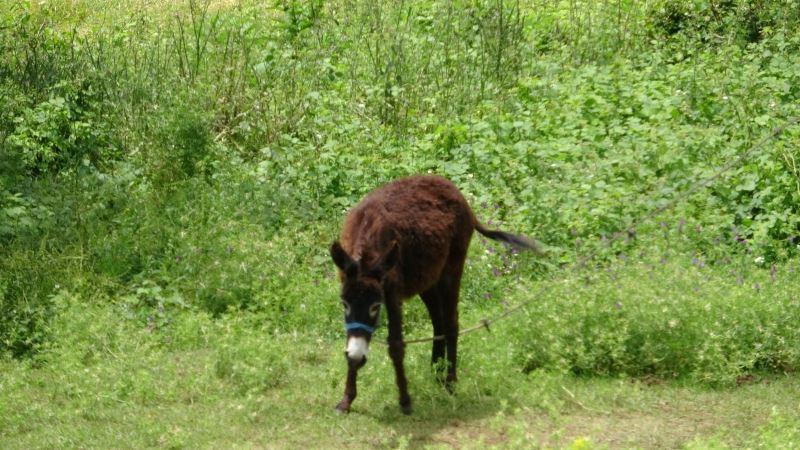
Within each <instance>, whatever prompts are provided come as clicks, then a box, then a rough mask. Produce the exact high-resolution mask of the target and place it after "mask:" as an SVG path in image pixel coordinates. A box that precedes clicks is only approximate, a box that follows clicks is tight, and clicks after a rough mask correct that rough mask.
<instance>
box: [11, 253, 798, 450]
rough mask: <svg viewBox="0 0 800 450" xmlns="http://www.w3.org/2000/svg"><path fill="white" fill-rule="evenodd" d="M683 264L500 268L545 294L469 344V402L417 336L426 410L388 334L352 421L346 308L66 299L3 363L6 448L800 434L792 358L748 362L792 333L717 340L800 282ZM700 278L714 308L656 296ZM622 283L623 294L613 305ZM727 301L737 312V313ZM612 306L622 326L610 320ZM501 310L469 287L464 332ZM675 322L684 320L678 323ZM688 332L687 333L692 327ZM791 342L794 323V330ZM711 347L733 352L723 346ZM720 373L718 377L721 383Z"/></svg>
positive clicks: (415, 378) (330, 289)
mask: <svg viewBox="0 0 800 450" xmlns="http://www.w3.org/2000/svg"><path fill="white" fill-rule="evenodd" d="M476 260H478V261H480V257H479V256H477V255H473V258H472V260H471V261H472V264H471V267H470V268H469V269H468V274H467V275H468V276H475V273H474V272H476V271H483V270H485V269H483V268H477V267H475V266H484V264H483V263H477V262H476ZM664 267H665V269H666V271H667V272H669V275H668V276H667V277H665V279H668V280H669V282H668V283H666V284H667V286H666V287H664V286H663V285H662V284H659V282H658V281H653V279H652V278H651V276H650V275H648V274H647V271H646V270H643V269H641V268H639V267H636V266H635V265H634V267H630V266H628V265H626V264H623V265H621V267H619V268H618V271H619V273H620V275H618V276H610V275H608V274H600V275H597V279H596V280H595V281H594V283H595V284H594V286H595V287H594V288H588V287H586V286H585V285H584V280H583V279H582V278H580V277H574V278H570V279H567V280H566V282H564V281H560V280H553V281H541V282H538V283H533V284H527V283H526V285H525V287H524V288H514V287H509V285H508V283H507V281H505V280H502V278H501V279H498V280H490V281H494V284H495V286H496V287H497V289H498V291H496V294H497V295H498V296H501V297H504V299H505V300H507V301H509V302H511V303H516V302H519V301H524V300H526V299H529V298H530V296H531V295H532V294H534V293H537V295H539V298H538V299H537V301H535V302H533V303H532V304H530V306H527V307H526V308H525V310H523V312H520V313H518V315H515V316H511V317H510V318H508V319H506V320H504V321H499V322H497V323H495V324H494V325H493V326H492V329H491V332H486V331H483V330H481V331H478V332H475V333H471V334H468V335H465V336H464V337H463V338H462V339H461V341H460V367H459V375H460V381H459V383H458V385H457V389H456V392H455V394H454V395H450V394H448V393H447V391H445V390H444V389H443V388H442V387H441V385H439V384H438V382H436V381H435V379H434V376H433V374H432V371H431V369H430V367H429V354H430V347H429V345H428V344H415V345H412V346H410V347H409V348H408V349H407V350H408V352H407V357H406V366H407V369H408V375H409V380H410V384H411V394H412V397H413V400H414V414H413V415H412V416H410V417H406V416H404V415H403V414H402V413H401V412H400V409H399V407H398V405H397V400H396V396H397V392H396V388H395V386H394V379H393V377H394V375H393V369H392V366H391V362H390V360H389V358H388V355H387V354H386V350H385V347H383V346H381V345H379V344H374V345H373V346H372V353H371V356H370V360H369V363H368V364H367V366H365V367H364V369H362V370H361V372H360V384H359V397H358V399H357V400H356V402H355V403H354V406H353V411H352V412H351V413H350V414H349V415H345V416H339V415H336V414H335V413H334V409H333V406H334V405H335V404H336V403H337V402H338V400H339V397H340V395H341V392H342V389H343V382H344V375H345V371H346V365H345V363H344V359H343V358H342V353H341V349H342V347H343V345H344V341H343V337H342V336H340V331H339V330H340V324H339V323H338V322H337V321H335V320H328V319H326V320H324V321H323V322H321V323H317V324H311V323H309V324H308V325H305V326H303V325H299V324H300V323H302V321H300V320H297V319H292V320H291V322H292V323H291V324H287V323H280V322H276V321H274V320H265V316H266V317H268V316H269V315H271V313H241V312H240V313H229V314H226V315H225V316H222V317H220V318H216V319H215V318H213V317H212V316H210V315H208V314H205V313H201V312H200V311H196V310H186V309H182V310H181V309H175V308H173V307H170V306H169V305H167V308H166V309H164V311H163V313H162V315H161V316H157V313H155V317H147V318H138V317H136V316H135V315H130V314H129V311H130V310H129V306H128V305H126V304H124V303H122V304H106V305H105V306H103V305H102V303H103V302H100V305H98V306H89V307H87V302H86V300H85V299H82V298H81V297H79V296H77V295H73V294H70V293H67V292H62V293H60V294H58V295H57V296H56V297H55V299H54V302H55V304H56V310H57V313H56V318H55V319H54V321H53V322H52V323H51V328H50V329H49V330H48V332H49V334H50V335H51V336H52V337H53V338H52V341H53V342H54V344H52V345H50V346H48V348H47V349H44V350H42V351H40V352H39V353H38V354H37V356H36V358H34V359H32V360H21V361H20V360H9V359H6V360H3V362H2V368H3V370H2V373H3V377H2V381H0V384H1V385H2V390H0V392H2V394H0V405H2V409H0V412H2V414H0V417H2V419H0V429H2V430H3V433H2V437H0V445H2V447H3V448H48V447H137V448H140V447H173V448H179V447H181V448H182V447H186V448H194V447H211V448H216V447H256V448H258V447H270V448H296V447H311V448H334V447H335V448H340V447H346V448H375V447H377V448H398V447H404V446H405V447H408V448H450V447H453V446H455V447H465V448H483V447H485V446H496V447H501V448H505V447H510V448H517V447H528V448H530V447H539V446H541V447H548V448H554V447H555V448H676V447H682V446H688V447H690V448H709V447H713V448H742V447H745V446H749V447H755V448H770V447H772V446H774V445H777V446H779V447H783V448H791V447H792V446H794V445H797V435H796V433H795V432H794V431H792V430H794V429H796V425H797V424H798V421H800V416H798V415H797V408H798V406H800V405H798V403H797V402H798V400H797V398H798V394H800V380H798V378H797V375H796V374H795V373H793V372H786V373H783V372H782V370H783V369H782V367H783V366H778V367H775V366H769V365H765V364H753V360H749V359H747V358H745V356H747V355H750V354H748V353H747V352H748V351H750V352H752V355H754V356H753V357H754V358H755V357H757V356H763V357H766V356H767V355H768V354H769V353H768V352H769V351H770V348H769V346H770V345H772V348H771V350H772V351H774V352H776V353H774V354H787V353H782V352H789V353H788V354H791V352H792V351H793V349H796V348H797V342H796V340H794V341H787V342H784V343H783V344H784V346H780V345H778V344H776V343H771V344H769V345H765V346H761V345H754V344H753V343H751V342H750V341H749V338H746V337H743V336H730V335H725V336H717V334H718V333H720V332H722V333H724V332H726V331H729V332H737V331H736V328H735V327H732V326H731V324H730V323H725V325H724V326H720V325H714V321H719V320H726V319H725V317H726V316H732V317H739V318H740V319H741V318H743V317H747V316H748V315H753V316H759V315H761V314H764V313H765V311H766V312H769V311H771V308H772V307H775V306H774V305H790V304H792V302H791V301H790V300H787V297H786V296H788V298H792V296H793V295H794V292H797V291H796V289H795V288H794V286H793V283H795V279H793V278H789V277H788V276H787V275H788V274H787V273H786V272H785V271H783V270H781V271H780V272H779V274H780V275H779V276H778V277H777V278H776V281H775V282H774V286H773V287H770V286H769V283H771V281H770V280H769V272H767V273H762V274H761V276H765V277H766V278H767V279H766V280H763V282H764V283H765V286H764V287H763V288H762V289H760V290H755V289H753V287H752V286H741V285H739V284H738V283H737V281H736V277H735V275H725V272H726V271H724V270H719V269H717V268H713V267H703V268H697V267H695V266H690V267H689V268H686V267H685V265H683V264H678V263H671V262H668V263H666V264H665V265H664ZM788 267H791V266H788ZM755 270H757V271H758V270H763V269H755ZM707 272H711V273H707ZM758 276H759V275H758V274H753V275H752V277H753V278H757V277H758ZM663 279H664V278H662V279H661V280H662V281H663ZM697 283H701V287H700V289H701V291H700V293H697V294H695V296H696V297H697V298H698V300H697V302H699V304H701V306H698V308H696V309H693V307H691V306H689V304H691V302H693V301H694V300H692V297H687V298H686V299H685V300H682V301H683V302H690V303H689V304H687V305H684V306H683V307H680V308H677V307H670V306H667V305H665V303H664V302H663V300H662V299H660V298H659V297H658V296H656V295H654V294H655V293H663V292H670V293H672V294H673V295H676V294H679V293H684V292H686V291H691V289H690V288H689V287H688V286H694V285H695V284H697ZM490 284H491V283H490ZM576 284H578V286H583V287H577V286H576ZM504 285H505V286H504ZM312 286H313V284H312ZM781 286H783V288H781ZM335 289H336V287H335V281H334V280H326V281H324V282H323V283H321V284H320V285H319V286H316V287H314V288H313V289H311V290H312V292H311V293H310V294H309V299H313V301H317V302H320V303H326V304H327V306H328V307H329V309H330V310H331V311H335V310H336V301H335ZM723 292H724V294H723ZM745 293H748V294H747V296H748V300H747V304H748V305H749V306H748V309H750V310H751V311H752V312H751V313H745V312H743V311H739V310H738V309H737V308H740V307H739V306H737V305H736V302H734V303H730V298H735V297H736V296H737V295H745ZM475 294H477V293H475ZM606 295H608V296H611V298H608V299H607V300H602V298H603V297H605V296H606ZM476 296H477V297H479V298H475V297H476ZM620 301H622V302H624V305H622V308H621V309H619V310H617V309H615V306H614V303H615V302H620ZM795 302H796V300H795ZM761 304H763V305H765V306H763V307H762V306H758V305H761ZM603 305H605V306H603ZM702 305H709V306H708V307H705V306H702ZM769 305H773V306H769ZM673 308H674V309H673ZM725 308H729V309H728V310H725V311H721V309H725ZM764 308H766V309H764ZM609 309H610V310H613V311H614V313H615V314H616V315H617V316H618V318H617V319H613V318H611V317H609V316H608V313H607V312H606V311H608V310H609ZM423 310H424V308H423V307H422V306H421V302H419V301H418V300H413V301H412V302H411V303H409V304H407V307H406V316H407V318H408V326H407V333H408V334H409V335H410V336H425V335H427V334H428V333H430V325H429V324H428V323H426V320H425V319H424V312H423ZM628 310H633V311H631V312H628ZM312 311H313V312H312ZM500 311H502V307H500V305H499V304H498V303H497V301H486V300H484V299H483V297H482V296H480V295H474V294H471V291H470V288H469V287H467V288H466V289H465V299H464V301H463V305H462V325H463V326H468V325H471V324H473V323H478V321H479V319H480V318H482V317H487V316H491V315H493V314H496V313H498V312H500ZM294 314H296V315H300V316H302V315H308V316H310V317H309V320H310V319H311V318H312V317H311V316H319V315H320V313H319V312H316V310H313V309H310V308H307V307H301V308H300V309H299V310H298V311H297V312H296V313H294ZM785 314H786V316H785V320H788V321H792V320H793V319H792V317H793V316H791V315H790V314H791V310H787V311H786V312H785ZM330 315H332V316H336V313H335V312H331V313H330ZM776 316H782V314H780V313H778V314H777V315H776ZM766 319H767V320H764V321H763V322H760V325H749V324H747V323H739V326H740V329H742V330H749V329H751V328H755V327H762V332H761V333H760V334H759V336H758V338H760V339H764V340H767V341H768V340H769V336H772V335H780V334H781V332H780V330H779V329H776V328H772V327H780V324H778V323H772V322H770V320H771V319H770V318H766ZM604 320H605V321H607V322H606V323H605V324H604V325H603V324H602V322H603V321H604ZM674 320H678V321H679V323H678V324H676V325H675V327H673V326H672V325H671V323H673V321H674ZM731 320H737V319H731ZM542 321H545V322H546V323H544V324H543V323H542ZM598 321H599V322H600V323H598ZM684 321H685V323H684ZM717 326H720V327H721V328H716V327H717ZM592 328H593V329H594V330H595V331H591V329H592ZM670 328H678V329H679V331H680V333H678V334H680V336H678V335H676V334H675V333H674V332H673V331H670ZM382 332H383V330H381V331H379V332H378V337H377V338H380V336H381V335H382V334H381V333H382ZM598 333H599V334H598ZM641 334H644V335H648V336H652V338H650V339H649V340H647V342H646V345H645V346H646V347H647V350H648V351H650V352H653V353H654V354H658V355H659V356H660V357H661V358H662V361H660V362H659V364H661V366H658V365H656V366H655V368H654V366H652V365H651V364H652V363H651V362H650V361H649V360H648V357H647V355H643V354H642V352H644V351H645V350H643V349H642V347H641V343H638V344H637V342H635V339H634V338H635V337H636V336H639V335H641ZM788 336H790V335H788V334H786V333H783V334H782V335H781V337H777V338H778V339H782V337H788ZM626 341H630V342H629V343H628V345H624V343H625V342H626ZM719 345H724V346H727V347H728V348H729V351H727V352H724V354H725V355H728V356H730V355H737V356H739V357H742V358H744V359H741V360H738V359H737V360H724V361H728V362H729V363H730V364H731V365H729V366H725V367H722V368H720V367H709V366H707V365H705V363H704V360H703V357H702V355H704V354H706V353H705V352H707V351H708V350H709V349H712V348H716V347H715V346H719ZM759 349H760V350H759ZM537 351H538V352H539V353H540V357H541V353H542V352H545V353H546V352H550V353H552V354H553V355H557V356H558V357H559V358H560V359H556V360H555V361H553V362H552V363H550V364H549V365H545V366H544V367H540V368H533V367H532V366H531V361H532V360H531V359H530V358H531V355H533V354H536V352H537ZM659 352H660V353H659ZM706 356H707V357H708V358H709V360H711V361H715V362H719V361H723V359H719V357H718V356H717V355H714V354H710V355H706ZM614 357H616V358H617V360H614V359H613V358H614ZM539 361H544V359H541V360H539ZM743 361H744V362H743ZM747 362H750V365H749V366H748V365H747V364H746V363H747ZM783 363H784V364H785V365H786V366H791V365H793V364H795V363H792V362H791V361H783ZM658 367H662V368H663V369H662V370H658ZM776 369H777V370H776ZM671 371H675V372H678V374H677V375H676V373H673V372H671ZM576 373H578V375H576ZM709 374H710V375H712V376H713V378H712V379H711V380H708V379H705V378H704V376H705V375H709ZM710 382H711V383H710ZM715 385H718V387H714V386H715ZM793 427H794V428H793ZM582 445H588V446H589V447H581V446H582Z"/></svg>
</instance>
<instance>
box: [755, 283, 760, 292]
mask: <svg viewBox="0 0 800 450" xmlns="http://www.w3.org/2000/svg"><path fill="white" fill-rule="evenodd" d="M753 289H755V290H757V291H758V290H760V289H761V285H760V284H759V283H756V284H754V285H753Z"/></svg>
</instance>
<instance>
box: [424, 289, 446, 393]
mask: <svg viewBox="0 0 800 450" xmlns="http://www.w3.org/2000/svg"><path fill="white" fill-rule="evenodd" d="M419 296H420V298H422V302H423V303H425V307H426V308H428V314H429V315H430V317H431V324H432V325H433V336H434V337H438V338H439V339H434V341H433V348H432V352H431V365H433V367H434V369H436V371H437V374H438V375H439V376H440V377H441V379H442V381H444V365H443V362H444V349H445V342H444V336H443V334H444V327H443V326H442V321H443V319H442V315H443V313H442V299H441V296H440V295H439V291H438V289H437V287H436V286H434V287H432V288H430V289H428V290H427V291H425V292H422V293H421V294H419Z"/></svg>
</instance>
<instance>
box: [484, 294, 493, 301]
mask: <svg viewBox="0 0 800 450" xmlns="http://www.w3.org/2000/svg"><path fill="white" fill-rule="evenodd" d="M483 298H484V299H485V300H489V299H490V298H492V294H491V293H489V292H484V294H483Z"/></svg>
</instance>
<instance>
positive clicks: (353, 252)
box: [330, 176, 543, 414]
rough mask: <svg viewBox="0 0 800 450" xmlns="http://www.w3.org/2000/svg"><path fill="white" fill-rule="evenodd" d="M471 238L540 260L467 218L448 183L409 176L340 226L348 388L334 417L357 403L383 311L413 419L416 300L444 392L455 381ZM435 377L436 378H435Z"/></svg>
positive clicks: (334, 252)
mask: <svg viewBox="0 0 800 450" xmlns="http://www.w3.org/2000/svg"><path fill="white" fill-rule="evenodd" d="M473 230H478V232H479V233H481V234H482V235H484V236H486V237H488V238H490V239H494V240H498V241H502V242H505V243H507V244H510V245H512V246H514V247H516V248H518V249H529V250H533V251H534V252H536V253H538V254H542V253H543V252H542V250H541V248H540V246H539V245H538V244H537V243H536V242H535V241H533V240H531V239H528V238H526V237H524V236H521V235H514V234H510V233H506V232H503V231H497V230H489V229H487V228H486V227H484V226H483V225H481V224H480V223H479V222H478V221H477V220H476V218H475V215H474V214H473V213H472V210H471V209H470V207H469V204H468V203H467V201H466V199H464V196H463V195H462V194H461V192H459V190H458V188H456V186H455V185H453V183H451V182H450V181H449V180H447V179H445V178H442V177H438V176H412V177H408V178H402V179H399V180H396V181H394V182H391V183H389V184H386V185H384V186H382V187H380V188H378V189H376V190H374V191H373V192H371V193H370V194H369V195H367V197H366V198H364V200H362V201H361V203H359V204H358V205H356V206H355V207H354V208H353V209H352V210H351V211H350V213H349V214H348V215H347V218H346V219H345V221H344V226H343V228H342V233H341V236H340V240H339V241H336V242H334V243H333V244H332V245H331V248H330V254H331V258H332V259H333V262H334V263H335V264H336V266H337V267H338V268H339V279H340V281H341V300H342V305H343V306H344V320H345V329H346V333H347V349H346V350H345V356H346V357H347V366H348V368H347V382H346V384H345V389H344V397H343V398H342V401H341V402H339V404H338V405H337V406H336V409H337V411H338V412H349V411H350V405H352V403H353V400H355V398H356V374H357V373H358V369H360V368H361V367H362V366H364V364H366V362H367V351H368V349H369V342H370V340H371V338H372V333H373V332H374V331H375V328H376V327H377V324H378V316H379V313H380V309H381V307H382V306H383V307H385V308H386V316H387V318H388V323H389V325H388V326H389V333H388V347H389V356H390V357H391V359H392V363H393V365H394V370H395V378H396V383H397V388H398V390H399V391H400V408H401V410H402V412H403V413H405V414H410V413H411V397H410V396H409V395H408V381H407V379H406V375H405V372H404V369H403V357H404V354H405V344H404V342H403V333H402V309H401V307H402V302H403V301H404V300H405V299H408V298H410V297H412V296H413V295H415V294H419V296H420V297H421V298H422V301H423V302H424V303H425V306H426V307H427V309H428V313H429V314H430V318H431V322H432V323H433V334H434V335H435V336H444V339H443V340H434V341H433V352H432V356H431V362H432V364H434V365H437V367H441V366H438V364H440V362H441V361H442V360H443V359H444V357H445V349H446V350H447V364H446V367H447V376H446V378H445V379H444V383H445V386H446V387H447V388H448V390H452V383H453V382H455V381H456V344H457V340H458V291H459V287H460V284H461V275H462V273H463V271H464V260H465V259H466V256H467V249H468V247H469V242H470V239H471V238H472V232H473ZM441 375H442V374H441V373H439V376H440V377H441Z"/></svg>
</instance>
